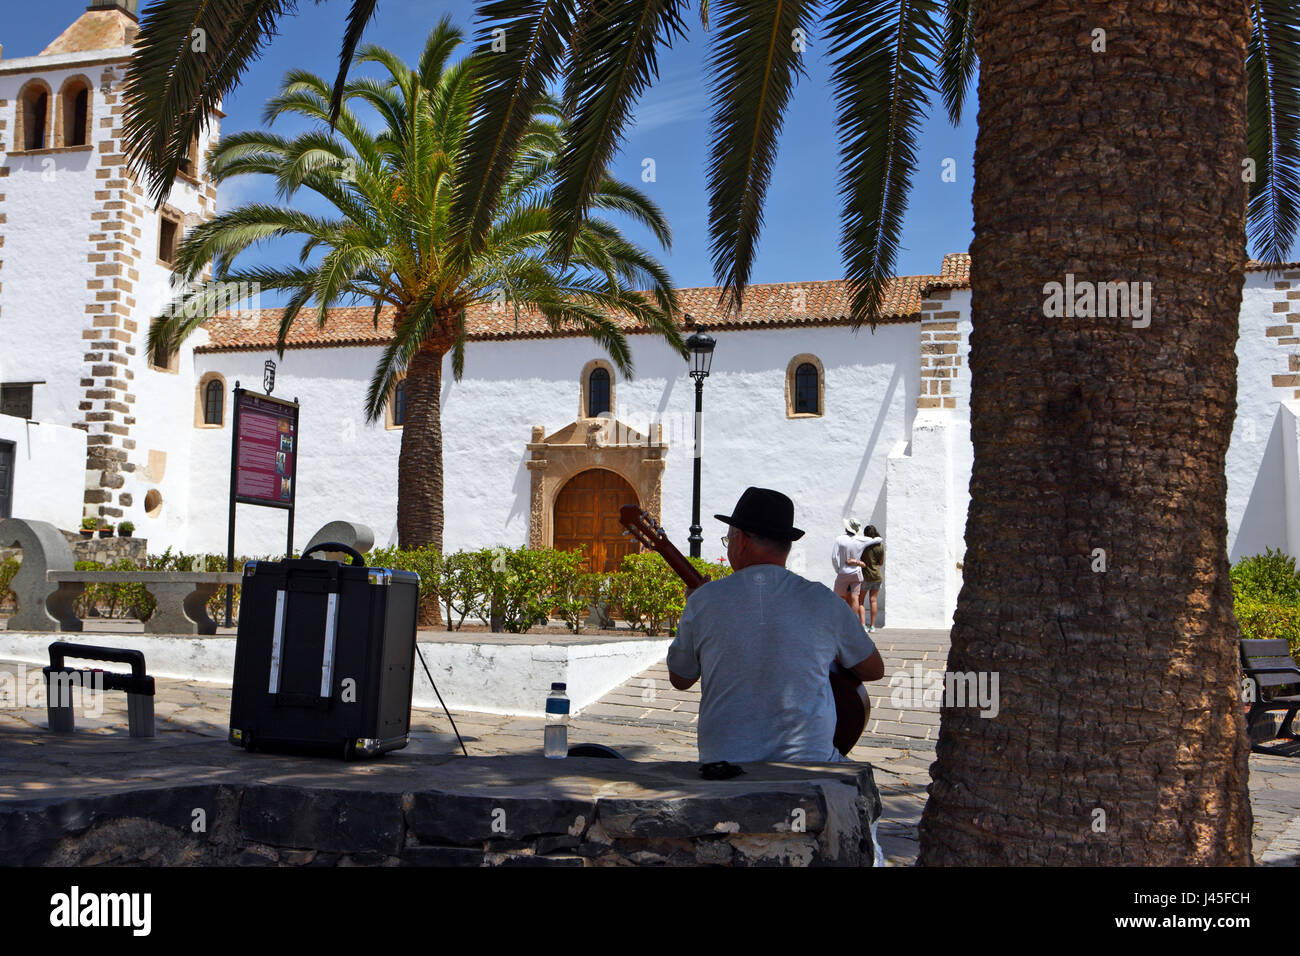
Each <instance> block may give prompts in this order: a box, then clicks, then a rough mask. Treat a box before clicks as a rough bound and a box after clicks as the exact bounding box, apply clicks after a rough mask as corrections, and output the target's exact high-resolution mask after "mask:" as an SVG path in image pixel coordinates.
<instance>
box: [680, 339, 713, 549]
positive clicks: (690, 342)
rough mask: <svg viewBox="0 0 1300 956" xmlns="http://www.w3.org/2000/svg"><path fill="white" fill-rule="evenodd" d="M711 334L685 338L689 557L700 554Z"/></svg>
mask: <svg viewBox="0 0 1300 956" xmlns="http://www.w3.org/2000/svg"><path fill="white" fill-rule="evenodd" d="M716 344H717V343H716V342H715V341H714V340H713V336H711V335H708V334H707V333H705V332H703V331H697V332H695V333H694V334H693V335H691V337H690V338H688V339H687V340H686V347H687V348H688V349H690V350H691V378H693V379H695V489H694V492H693V493H692V495H691V535H690V538H689V539H688V540H689V541H690V542H691V557H692V558H698V557H699V556H700V543H701V542H703V541H704V534H703V531H704V529H703V528H701V527H700V422H701V419H702V418H703V416H704V380H705V379H706V378H708V377H709V367H710V366H711V365H712V364H713V347H714V346H715V345H716Z"/></svg>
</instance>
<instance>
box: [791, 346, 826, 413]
mask: <svg viewBox="0 0 1300 956" xmlns="http://www.w3.org/2000/svg"><path fill="white" fill-rule="evenodd" d="M825 405H826V373H825V371H824V370H823V368H822V363H821V360H820V359H818V358H817V356H815V355H808V354H804V355H796V356H795V357H794V358H792V359H791V360H790V364H789V365H787V366H786V370H785V414H786V417H787V418H820V417H821V416H823V415H824V414H826V408H825Z"/></svg>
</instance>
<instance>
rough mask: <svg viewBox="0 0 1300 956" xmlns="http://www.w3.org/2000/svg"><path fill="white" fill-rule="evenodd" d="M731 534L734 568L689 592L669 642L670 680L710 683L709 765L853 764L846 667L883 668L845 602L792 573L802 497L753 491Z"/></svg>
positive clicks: (860, 671) (706, 699) (705, 743)
mask: <svg viewBox="0 0 1300 956" xmlns="http://www.w3.org/2000/svg"><path fill="white" fill-rule="evenodd" d="M715 517H717V518H718V520H720V521H722V522H724V523H726V524H727V525H729V526H730V528H731V531H730V533H729V534H728V535H727V537H726V538H725V539H724V542H725V543H726V546H727V559H728V560H729V561H730V562H731V566H732V568H733V569H734V571H735V573H733V574H731V575H730V576H728V577H725V578H720V579H718V580H716V581H712V582H709V584H708V585H707V586H706V587H700V588H698V589H696V590H694V591H692V592H690V593H689V594H688V595H687V601H686V610H685V611H684V613H683V614H682V617H681V620H680V621H679V622H678V625H677V635H676V637H675V638H674V640H673V643H672V646H671V647H669V649H668V673H669V679H670V680H671V681H672V685H673V686H674V687H676V688H677V689H678V690H686V689H687V688H689V687H691V686H692V685H694V684H695V682H696V681H697V680H700V679H701V678H703V686H702V692H701V698H700V718H699V731H698V740H697V743H698V746H699V754H700V762H701V763H706V764H707V763H713V762H716V761H720V760H726V761H729V762H731V763H744V762H748V761H778V762H797V763H827V762H837V761H841V760H843V759H844V757H843V756H842V755H841V754H840V752H839V751H838V750H837V749H836V748H835V746H834V745H833V743H832V738H833V736H834V733H835V730H836V709H835V699H834V695H833V693H832V689H831V683H830V681H829V680H828V674H829V673H830V671H831V670H832V669H833V668H834V666H835V665H836V664H839V665H841V666H843V667H844V668H846V669H847V670H849V671H851V672H852V674H853V675H854V677H856V678H857V679H859V680H863V681H873V680H879V679H880V678H881V677H883V676H884V673H885V665H884V662H883V661H882V660H881V658H880V652H879V651H877V650H876V646H875V644H874V643H873V642H872V640H871V638H869V637H868V636H867V635H866V634H865V633H864V632H863V630H862V624H861V623H860V622H859V621H858V619H857V616H856V615H854V613H853V612H852V611H851V610H849V607H848V605H847V604H845V603H844V601H842V600H841V599H840V598H838V597H836V596H835V595H834V594H833V593H831V591H830V590H829V589H828V588H826V587H825V586H824V585H822V584H817V583H815V582H812V581H808V580H806V579H804V578H802V577H800V576H799V575H797V574H794V573H792V572H790V571H788V570H786V568H785V562H786V558H787V557H788V556H789V553H790V545H791V543H792V542H794V541H797V540H798V539H799V538H801V537H803V531H801V530H799V529H798V528H796V527H794V503H793V502H792V501H791V500H790V499H789V498H787V497H786V496H785V495H783V494H781V493H780V492H778V491H772V490H770V489H767V488H748V489H746V490H745V493H744V494H743V495H741V497H740V501H739V502H737V504H736V507H735V510H734V513H733V514H731V515H716V516H715Z"/></svg>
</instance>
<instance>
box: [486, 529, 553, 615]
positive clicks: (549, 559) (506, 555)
mask: <svg viewBox="0 0 1300 956" xmlns="http://www.w3.org/2000/svg"><path fill="white" fill-rule="evenodd" d="M489 553H492V554H493V560H492V563H491V565H490V570H489V577H488V582H489V584H488V592H489V593H490V594H491V595H492V616H493V617H494V618H499V619H500V621H501V626H502V627H503V628H505V630H506V631H507V632H509V633H511V634H526V633H527V632H528V631H529V630H530V629H531V628H533V627H534V626H536V625H538V624H545V623H546V621H547V619H548V618H549V617H550V611H551V603H552V592H553V589H554V577H555V566H556V558H555V556H556V555H557V554H561V553H563V552H557V551H552V550H550V549H549V548H547V549H542V550H537V551H534V550H532V549H530V548H519V549H518V550H514V551H510V550H506V549H504V548H498V549H494V552H489ZM503 559H504V560H503Z"/></svg>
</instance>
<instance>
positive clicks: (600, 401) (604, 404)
mask: <svg viewBox="0 0 1300 956" xmlns="http://www.w3.org/2000/svg"><path fill="white" fill-rule="evenodd" d="M609 410H610V402H609V369H606V368H603V367H601V366H597V367H596V368H594V369H592V370H591V375H590V376H589V377H588V379H587V417H588V418H595V417H596V416H597V415H603V414H604V413H605V412H608V411H609Z"/></svg>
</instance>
